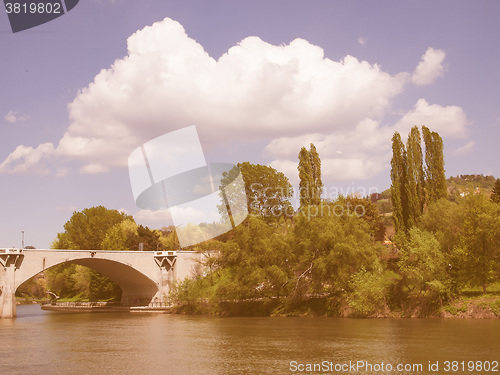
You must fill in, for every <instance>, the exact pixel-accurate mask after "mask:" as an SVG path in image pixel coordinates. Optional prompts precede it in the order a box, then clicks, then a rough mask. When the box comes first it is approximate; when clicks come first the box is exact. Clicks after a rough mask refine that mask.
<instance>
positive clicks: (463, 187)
mask: <svg viewBox="0 0 500 375" xmlns="http://www.w3.org/2000/svg"><path fill="white" fill-rule="evenodd" d="M495 181H496V178H495V177H493V176H483V175H482V174H462V175H460V176H458V175H457V176H456V177H450V178H448V179H447V180H446V184H447V186H448V194H449V196H450V199H451V200H454V198H455V197H457V196H462V197H463V196H465V195H467V194H469V193H475V194H478V193H483V194H488V195H489V194H490V193H491V189H492V188H493V185H494V184H495Z"/></svg>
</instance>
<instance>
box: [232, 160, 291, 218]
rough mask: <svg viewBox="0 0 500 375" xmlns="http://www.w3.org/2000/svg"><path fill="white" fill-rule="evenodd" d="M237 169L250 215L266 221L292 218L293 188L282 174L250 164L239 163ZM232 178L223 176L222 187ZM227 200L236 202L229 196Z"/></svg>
mask: <svg viewBox="0 0 500 375" xmlns="http://www.w3.org/2000/svg"><path fill="white" fill-rule="evenodd" d="M238 168H239V169H240V171H241V175H242V177H243V182H244V184H245V193H246V197H247V201H246V204H247V208H248V212H249V213H250V214H253V215H256V216H260V217H262V218H264V219H266V220H268V221H269V220H271V221H273V220H275V219H279V218H280V217H286V216H292V214H293V207H292V204H291V203H290V198H291V197H292V195H293V188H292V185H291V184H290V182H289V181H288V178H287V177H286V176H285V175H284V173H282V172H278V171H277V170H276V169H274V168H272V167H270V166H265V165H260V164H252V163H250V162H244V163H239V164H238ZM233 177H234V176H233V175H231V174H230V173H227V174H225V175H224V177H223V180H222V185H223V186H225V185H227V184H228V183H229V181H232V178H233ZM228 194H231V192H228ZM238 194H241V192H238ZM227 198H228V199H229V200H230V201H231V202H234V201H237V199H236V198H234V197H231V196H228V197H227Z"/></svg>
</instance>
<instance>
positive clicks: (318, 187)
mask: <svg viewBox="0 0 500 375" xmlns="http://www.w3.org/2000/svg"><path fill="white" fill-rule="evenodd" d="M309 157H310V159H311V172H312V180H313V182H314V185H313V189H312V196H311V203H312V204H316V205H317V204H320V203H321V194H323V181H322V180H321V159H320V157H319V154H318V151H317V150H316V146H314V144H312V143H311V145H310V151H309Z"/></svg>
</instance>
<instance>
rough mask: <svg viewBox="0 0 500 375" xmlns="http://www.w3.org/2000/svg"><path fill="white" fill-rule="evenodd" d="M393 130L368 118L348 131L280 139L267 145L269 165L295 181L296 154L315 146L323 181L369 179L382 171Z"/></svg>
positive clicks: (296, 177)
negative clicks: (270, 160)
mask: <svg viewBox="0 0 500 375" xmlns="http://www.w3.org/2000/svg"><path fill="white" fill-rule="evenodd" d="M393 132H394V127H387V126H381V125H380V123H379V122H378V121H375V120H373V119H370V118H365V119H363V120H361V121H360V122H359V123H358V124H357V125H356V126H354V127H353V128H352V129H350V130H348V131H342V132H335V131H334V132H332V134H328V135H321V134H308V135H303V136H299V137H293V138H290V137H283V138H278V139H275V140H273V141H272V142H270V143H269V145H268V146H267V148H266V151H267V152H268V153H270V154H271V156H273V157H274V158H275V160H273V162H271V166H272V167H274V168H276V169H278V170H281V171H283V172H284V173H285V174H286V175H287V176H288V177H289V178H290V177H292V176H293V177H292V178H291V180H292V182H293V183H297V182H298V174H297V154H298V150H300V148H301V147H306V148H309V144H310V143H314V145H315V146H316V149H317V150H318V153H319V154H320V156H321V170H322V175H323V180H334V181H351V180H360V179H366V178H370V177H372V176H375V175H376V174H378V173H380V172H381V171H382V170H383V169H384V163H385V162H386V161H387V158H388V157H389V156H388V155H389V153H390V149H389V148H390V138H391V136H392V134H393Z"/></svg>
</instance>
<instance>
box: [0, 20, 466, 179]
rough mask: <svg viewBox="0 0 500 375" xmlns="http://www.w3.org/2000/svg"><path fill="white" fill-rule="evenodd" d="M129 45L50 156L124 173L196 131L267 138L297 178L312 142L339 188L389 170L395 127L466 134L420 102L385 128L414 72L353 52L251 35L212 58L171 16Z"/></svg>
mask: <svg viewBox="0 0 500 375" xmlns="http://www.w3.org/2000/svg"><path fill="white" fill-rule="evenodd" d="M364 41H366V40H364ZM127 45H128V55H127V56H126V57H124V58H122V59H119V60H117V61H115V63H114V64H113V65H112V66H111V67H110V68H108V69H103V70H102V71H101V72H100V73H99V74H97V76H96V77H95V78H94V81H93V82H92V83H90V84H89V85H88V87H86V88H83V89H82V90H80V91H79V92H78V94H77V96H76V98H75V99H74V101H73V102H72V103H70V104H69V113H70V121H71V123H70V125H69V127H68V129H67V131H66V132H65V134H64V136H63V137H62V139H61V140H60V141H59V143H58V145H57V147H55V151H54V148H52V149H48V150H47V151H48V156H50V157H54V156H57V157H58V158H60V160H75V159H76V160H80V161H81V162H83V164H84V166H83V167H81V169H80V173H102V172H106V171H107V170H109V169H110V168H112V167H115V166H120V167H125V166H126V165H127V160H128V156H129V154H130V153H131V151H132V150H134V149H135V148H137V147H138V146H140V145H141V144H143V143H144V142H146V141H148V140H150V139H153V138H156V137H158V136H160V135H162V134H165V133H168V132H170V131H173V130H176V129H179V128H182V127H186V126H189V125H193V124H195V125H196V126H197V130H198V133H199V134H200V139H201V141H202V144H203V146H204V147H217V146H222V145H224V144H227V143H229V142H232V141H235V140H238V141H241V140H249V141H254V140H259V141H266V142H268V146H267V148H266V151H267V153H268V155H270V156H271V158H272V160H273V161H272V163H271V165H273V166H274V167H276V168H277V169H279V170H283V171H284V172H285V173H286V174H287V175H288V176H289V177H292V178H293V177H294V176H296V175H297V170H296V162H297V153H298V151H299V149H300V147H302V146H304V145H305V146H308V145H309V143H310V142H314V143H315V144H316V146H317V148H318V151H319V152H320V155H321V157H322V160H323V165H324V168H323V174H324V176H325V179H326V178H331V179H335V180H353V179H363V178H369V177H371V176H374V175H375V174H377V173H379V172H380V171H382V170H383V169H384V168H385V165H386V163H387V160H388V158H389V156H388V155H389V154H390V149H389V148H390V139H391V136H392V134H393V132H394V131H395V130H399V129H403V130H405V132H407V130H408V129H409V128H410V127H411V126H413V125H415V124H426V125H428V126H429V128H431V129H433V130H437V131H439V132H440V133H441V134H442V135H443V136H446V135H452V136H457V135H463V134H464V133H465V125H466V116H465V113H464V112H463V110H462V109H461V108H460V107H457V106H448V107H442V106H439V105H430V104H428V103H427V102H426V101H425V100H424V99H421V100H419V101H418V102H417V104H416V106H415V108H414V109H412V110H411V111H409V112H408V113H407V114H406V115H404V116H403V118H402V119H401V120H400V121H399V122H398V123H397V124H396V126H394V125H392V126H389V125H383V124H382V121H383V118H384V116H385V115H386V114H387V113H389V112H390V113H393V109H392V108H391V103H392V101H393V99H394V98H395V97H397V95H399V94H400V93H401V92H402V90H403V88H404V85H405V84H406V83H407V82H408V81H409V78H410V74H409V73H406V72H403V73H399V74H396V75H391V74H389V73H387V72H384V71H383V70H382V69H381V67H380V66H378V65H377V64H370V63H368V62H366V61H359V60H358V59H356V58H355V57H353V56H346V57H345V58H344V59H342V60H341V61H333V60H330V59H328V58H325V57H324V52H323V50H322V49H321V48H320V47H318V46H315V45H313V44H311V43H309V42H308V41H306V40H303V39H295V40H294V41H292V42H291V43H290V44H288V45H280V46H276V45H271V44H269V43H266V42H264V41H262V40H261V39H259V38H258V37H248V38H245V39H244V40H242V41H241V42H240V43H239V44H238V45H236V46H234V47H232V48H230V49H229V50H228V51H227V53H225V54H224V55H222V56H221V57H220V58H219V59H218V60H215V59H214V58H212V57H210V56H209V55H208V54H207V53H206V52H205V50H204V49H203V47H202V46H201V45H200V44H198V43H197V42H196V41H194V40H193V39H191V38H189V37H188V36H187V35H186V32H185V31H184V29H183V27H182V25H180V24H179V23H178V22H175V21H173V20H171V19H168V18H167V19H165V20H163V21H161V22H157V23H155V24H153V25H152V26H149V27H145V28H144V29H142V30H140V31H137V32H136V33H135V34H133V35H132V36H130V37H129V38H128V40H127ZM436 52H437V55H438V56H439V53H441V52H442V51H436V50H433V49H429V50H428V51H427V52H426V54H425V55H424V57H423V60H422V62H421V63H420V64H419V67H420V66H422V68H419V67H417V70H416V72H415V74H414V76H413V80H415V79H416V78H415V77H418V76H419V75H420V76H422V77H424V76H425V77H429V76H430V75H429V73H428V70H429V66H430V67H432V66H434V69H430V71H432V72H434V73H433V74H434V76H435V75H436V74H439V72H440V71H439V69H437V68H436V66H442V65H441V62H442V60H440V61H439V59H436V58H435V55H436ZM426 56H427V57H426ZM433 56H434V57H433ZM443 58H444V57H443ZM436 61H438V63H437V64H436ZM424 68H425V69H424ZM436 71H437V72H438V73H436ZM417 72H419V73H418V74H417ZM434 78H435V77H434ZM422 79H423V78H418V79H417V81H418V82H421V81H422ZM427 79H428V78H427ZM442 132H443V133H442ZM20 147H24V146H20ZM37 150H38V149H37ZM32 152H33V153H36V152H38V151H36V150H32ZM257 152H260V150H257ZM11 156H12V154H11V155H10V156H9V157H8V158H7V159H8V160H10V161H8V163H7V164H8V165H9V166H10V169H9V170H13V168H14V164H15V162H17V163H20V166H19V168H21V169H22V165H23V164H22V163H24V161H25V159H22V158H17V159H15V158H14V159H13V158H12V157H11ZM9 158H10V159H9ZM6 162H7V160H6V161H5V162H4V163H3V164H2V165H4V164H5V163H6ZM1 172H2V169H1V168H0V173H1ZM3 172H5V168H4V170H3Z"/></svg>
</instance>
